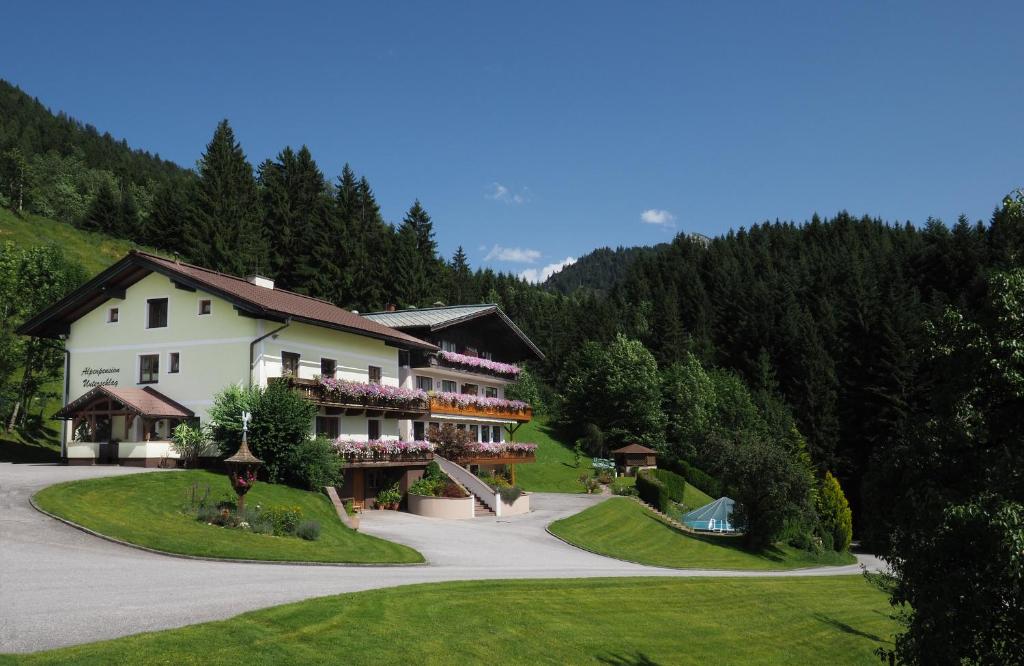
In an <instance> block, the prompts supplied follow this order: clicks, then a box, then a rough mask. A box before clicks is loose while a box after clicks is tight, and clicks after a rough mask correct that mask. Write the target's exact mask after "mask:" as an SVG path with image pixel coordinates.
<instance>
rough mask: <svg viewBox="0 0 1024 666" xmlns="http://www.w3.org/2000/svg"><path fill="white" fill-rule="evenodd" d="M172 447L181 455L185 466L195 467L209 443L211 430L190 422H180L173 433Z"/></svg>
mask: <svg viewBox="0 0 1024 666" xmlns="http://www.w3.org/2000/svg"><path fill="white" fill-rule="evenodd" d="M171 440H172V442H171V448H172V449H173V450H174V452H175V453H177V454H178V455H179V456H180V457H181V462H182V465H183V466H184V467H195V466H196V461H197V460H199V456H200V455H202V454H203V452H204V451H206V447H207V446H208V445H209V431H208V429H206V428H198V427H193V426H191V425H189V424H188V423H179V424H178V426H177V427H176V428H175V429H174V432H172V433H171Z"/></svg>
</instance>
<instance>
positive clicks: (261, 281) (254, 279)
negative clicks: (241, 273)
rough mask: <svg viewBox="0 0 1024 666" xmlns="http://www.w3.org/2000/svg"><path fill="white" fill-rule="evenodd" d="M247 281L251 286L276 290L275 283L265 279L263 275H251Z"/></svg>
mask: <svg viewBox="0 0 1024 666" xmlns="http://www.w3.org/2000/svg"><path fill="white" fill-rule="evenodd" d="M245 279H246V281H248V283H249V284H254V285H256V286H257V287H263V288H264V289H273V288H274V281H273V280H271V279H270V278H268V277H263V276H262V275H250V276H249V277H247V278H245Z"/></svg>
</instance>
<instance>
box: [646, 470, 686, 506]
mask: <svg viewBox="0 0 1024 666" xmlns="http://www.w3.org/2000/svg"><path fill="white" fill-rule="evenodd" d="M648 473H649V474H650V475H651V476H653V477H654V478H656V479H658V480H659V481H661V482H662V483H663V484H664V485H665V488H666V490H668V498H669V499H670V500H672V501H673V502H680V503H681V502H682V501H683V497H685V496H686V479H684V478H683V477H681V476H679V475H678V474H676V473H675V472H672V471H670V470H667V469H652V470H648Z"/></svg>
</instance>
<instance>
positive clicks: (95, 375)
mask: <svg viewBox="0 0 1024 666" xmlns="http://www.w3.org/2000/svg"><path fill="white" fill-rule="evenodd" d="M119 374H121V368H91V367H88V366H87V367H85V368H82V387H83V388H94V387H96V386H117V375H119ZM111 375H113V376H111Z"/></svg>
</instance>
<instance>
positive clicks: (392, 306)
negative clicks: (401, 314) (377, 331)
mask: <svg viewBox="0 0 1024 666" xmlns="http://www.w3.org/2000/svg"><path fill="white" fill-rule="evenodd" d="M384 309H385V310H387V311H388V312H394V311H395V310H397V309H398V306H397V305H395V304H394V303H388V304H387V306H385V308H384Z"/></svg>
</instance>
